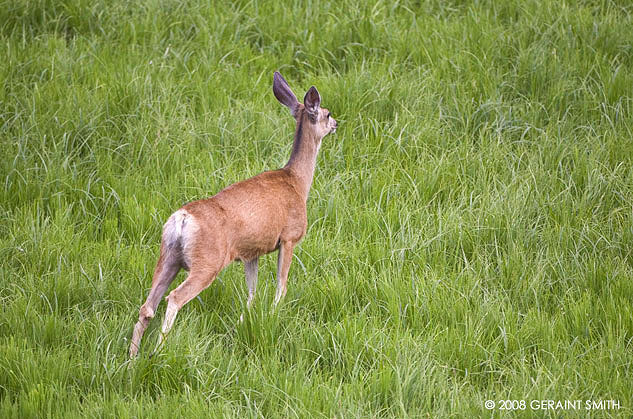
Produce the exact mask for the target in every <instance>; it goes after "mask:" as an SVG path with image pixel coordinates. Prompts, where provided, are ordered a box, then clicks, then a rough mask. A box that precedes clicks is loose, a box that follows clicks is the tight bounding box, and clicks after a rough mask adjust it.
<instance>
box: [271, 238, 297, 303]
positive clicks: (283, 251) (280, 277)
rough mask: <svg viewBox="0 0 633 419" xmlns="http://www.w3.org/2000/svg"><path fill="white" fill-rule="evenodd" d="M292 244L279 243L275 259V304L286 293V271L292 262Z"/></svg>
mask: <svg viewBox="0 0 633 419" xmlns="http://www.w3.org/2000/svg"><path fill="white" fill-rule="evenodd" d="M293 248H294V244H293V243H291V242H282V243H281V244H280V245H279V258H278V259H277V293H276V294H275V305H277V304H279V301H280V300H281V299H282V298H283V297H284V296H285V295H286V283H287V282H288V271H289V270H290V262H292V249H293Z"/></svg>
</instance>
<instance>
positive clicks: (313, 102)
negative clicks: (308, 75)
mask: <svg viewBox="0 0 633 419" xmlns="http://www.w3.org/2000/svg"><path fill="white" fill-rule="evenodd" d="M303 106H305V109H306V112H307V113H308V116H309V117H310V119H311V120H312V121H313V122H314V121H316V120H317V118H318V116H319V106H321V95H320V94H319V91H318V90H317V89H316V87H314V86H312V87H311V88H310V89H308V92H307V93H306V95H305V97H304V98H303Z"/></svg>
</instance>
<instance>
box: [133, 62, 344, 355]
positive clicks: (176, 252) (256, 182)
mask: <svg viewBox="0 0 633 419" xmlns="http://www.w3.org/2000/svg"><path fill="white" fill-rule="evenodd" d="M273 93H274V94H275V97H276V98H277V99H278V100H279V102H280V103H282V104H283V105H285V106H287V107H288V108H289V109H290V112H291V114H292V115H293V116H294V118H295V120H296V130H295V137H294V143H293V147H292V153H291V155H290V159H289V161H288V164H286V166H284V167H283V168H281V169H278V170H273V171H269V172H264V173H261V174H259V175H257V176H255V177H252V178H250V179H247V180H244V181H241V182H238V183H235V184H233V185H231V186H229V187H227V188H225V189H223V190H222V191H221V192H219V193H218V194H217V195H215V196H213V197H211V198H207V199H202V200H199V201H194V202H190V203H188V204H186V205H184V206H183V207H182V208H180V209H179V210H178V211H176V212H175V213H174V214H172V215H171V216H170V217H169V219H168V220H167V222H166V223H165V225H164V227H163V235H162V241H161V247H160V256H159V259H158V262H157V264H156V269H155V271H154V276H153V279H152V288H151V290H150V292H149V295H148V297H147V300H146V301H145V304H143V305H142V306H141V309H140V311H139V320H138V322H137V323H136V326H135V327H134V332H133V335H132V342H131V345H130V357H134V356H135V355H136V354H137V351H138V347H139V345H140V341H141V338H142V336H143V333H144V332H145V329H146V328H147V325H148V324H149V321H150V319H151V318H152V317H154V314H155V311H156V307H157V306H158V303H159V302H160V299H161V298H162V296H163V294H164V293H165V291H166V290H167V288H168V287H169V284H170V283H171V282H172V280H173V279H174V277H175V276H176V274H177V273H178V271H179V270H180V269H181V268H183V269H186V270H188V271H189V275H188V276H187V278H186V279H185V280H184V281H183V282H182V283H181V284H180V285H179V286H178V287H177V288H176V289H174V290H173V291H172V292H171V293H170V294H169V295H168V296H167V298H166V300H167V311H166V313H165V320H164V322H163V326H162V333H161V336H160V340H159V345H160V343H161V342H162V340H163V339H164V337H165V336H166V335H167V333H168V332H169V330H170V329H171V327H172V325H173V322H174V319H175V317H176V314H177V313H178V310H180V309H181V308H182V306H183V305H185V304H186V303H187V302H188V301H190V300H191V299H193V298H195V297H196V296H197V295H198V294H199V293H200V292H201V291H202V290H204V289H205V288H207V287H208V286H209V285H211V283H212V282H213V280H214V279H215V278H216V276H217V274H218V273H219V272H220V271H221V270H222V269H223V268H224V267H225V266H226V265H228V264H229V263H231V262H232V261H235V260H240V261H242V262H244V266H245V272H246V281H247V284H248V289H249V295H248V300H247V305H248V306H250V305H251V303H252V301H253V298H254V296H255V288H256V284H257V266H258V259H259V257H260V256H261V255H264V254H266V253H270V252H272V251H274V250H277V249H279V258H278V263H277V293H276V295H275V304H277V303H278V302H279V300H280V299H281V298H282V297H283V296H284V295H285V294H286V283H287V280H288V270H289V268H290V262H291V261H292V251H293V248H294V247H295V245H296V244H297V243H298V242H299V241H300V240H301V239H302V238H303V236H304V235H305V233H306V228H307V217H306V202H307V199H308V192H309V190H310V186H311V184H312V178H313V175H314V168H315V166H316V156H317V153H318V150H319V147H320V145H321V140H322V138H323V137H324V136H325V135H327V134H329V133H331V132H334V131H336V127H337V123H336V121H335V120H334V119H333V118H332V117H331V116H330V113H329V111H328V110H327V109H324V108H321V107H320V103H321V97H320V95H319V93H318V91H317V89H316V88H315V87H314V86H312V87H311V88H310V89H309V90H308V92H307V93H306V95H305V98H304V102H303V103H299V102H298V101H297V99H296V97H295V95H294V93H292V90H290V87H288V84H287V82H286V81H285V80H284V79H283V77H282V76H281V74H279V73H275V75H274V78H273Z"/></svg>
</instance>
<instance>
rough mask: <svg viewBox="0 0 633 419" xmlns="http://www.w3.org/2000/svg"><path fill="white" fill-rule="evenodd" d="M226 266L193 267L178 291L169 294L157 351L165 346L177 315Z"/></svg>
mask: <svg viewBox="0 0 633 419" xmlns="http://www.w3.org/2000/svg"><path fill="white" fill-rule="evenodd" d="M223 267H224V266H220V265H218V266H212V267H211V266H205V267H192V268H191V271H190V272H189V276H187V279H185V280H184V281H183V282H182V284H180V285H179V286H178V287H177V288H176V289H174V290H173V291H172V292H170V293H169V295H168V296H167V298H166V300H167V310H166V311H165V319H164V320H163V326H162V329H161V334H160V336H159V338H158V344H157V346H156V349H155V350H154V352H156V350H158V348H159V347H160V346H161V345H162V344H163V341H164V340H165V338H166V337H167V334H168V333H169V331H170V330H171V328H172V326H173V325H174V320H176V315H177V314H178V311H180V309H181V308H182V307H183V306H184V305H185V304H187V303H188V302H189V301H191V300H192V299H194V298H195V297H196V296H197V295H198V294H200V293H201V292H202V291H203V290H204V289H205V288H207V287H208V286H209V285H211V283H213V281H214V280H215V278H216V277H217V275H218V273H219V272H220V270H221V269H222V268H223Z"/></svg>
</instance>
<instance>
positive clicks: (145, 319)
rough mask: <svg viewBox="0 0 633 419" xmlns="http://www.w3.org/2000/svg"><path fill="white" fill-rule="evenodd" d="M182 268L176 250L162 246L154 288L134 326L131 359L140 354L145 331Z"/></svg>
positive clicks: (155, 271) (155, 270)
mask: <svg viewBox="0 0 633 419" xmlns="http://www.w3.org/2000/svg"><path fill="white" fill-rule="evenodd" d="M181 266H182V265H181V257H180V255H179V254H177V252H175V251H174V250H170V249H167V248H166V247H165V246H162V247H161V252H160V257H159V258H158V262H157V263H156V269H154V276H153V278H152V288H151V290H150V292H149V295H148V296H147V300H145V303H144V304H143V305H142V306H141V309H140V310H139V316H138V322H137V323H136V325H135V326H134V332H133V333H132V342H131V344H130V358H134V357H135V356H136V354H137V353H138V349H139V346H140V344H141V338H142V337H143V334H144V333H145V329H147V325H148V324H149V322H150V320H151V319H152V318H153V317H154V315H155V314H156V307H158V303H160V299H161V298H162V297H163V294H165V291H167V288H169V285H170V284H171V282H172V281H173V280H174V278H175V277H176V275H177V274H178V271H180V268H181Z"/></svg>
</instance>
